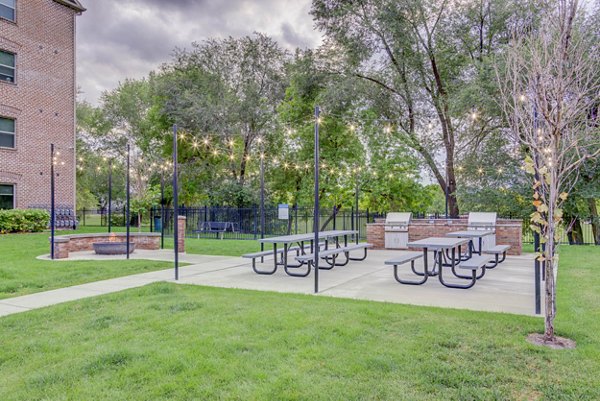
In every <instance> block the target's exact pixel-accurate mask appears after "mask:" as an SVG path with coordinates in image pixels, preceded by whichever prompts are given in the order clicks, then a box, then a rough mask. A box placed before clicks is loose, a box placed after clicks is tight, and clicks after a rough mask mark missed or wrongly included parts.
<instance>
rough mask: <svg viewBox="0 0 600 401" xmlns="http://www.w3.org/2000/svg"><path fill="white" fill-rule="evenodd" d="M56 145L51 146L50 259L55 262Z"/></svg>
mask: <svg viewBox="0 0 600 401" xmlns="http://www.w3.org/2000/svg"><path fill="white" fill-rule="evenodd" d="M54 163H55V160H54V144H53V143H51V144H50V258H51V259H52V260H54V230H55V228H56V222H55V220H56V209H55V206H56V205H55V198H54Z"/></svg>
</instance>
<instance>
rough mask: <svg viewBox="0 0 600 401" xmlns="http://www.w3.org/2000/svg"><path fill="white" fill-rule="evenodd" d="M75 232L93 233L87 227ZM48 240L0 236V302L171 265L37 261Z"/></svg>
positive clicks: (46, 250)
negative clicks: (0, 300) (5, 299)
mask: <svg viewBox="0 0 600 401" xmlns="http://www.w3.org/2000/svg"><path fill="white" fill-rule="evenodd" d="M95 231H98V230H97V229H96V230H95ZM77 232H94V231H92V230H91V229H89V228H88V229H86V230H79V231H77ZM69 233H73V231H70V232H69ZM60 234H62V233H61V232H59V233H58V235H60ZM48 237H49V233H48V232H45V233H38V234H10V235H0V299H4V298H11V297H17V296H20V295H25V294H30V293H33V292H40V291H48V290H53V289H56V288H62V287H68V286H71V285H76V284H82V283H88V282H92V281H97V280H103V279H108V278H113V277H119V276H127V275H129V274H136V273H143V272H147V271H153V270H160V269H166V268H168V267H170V266H171V265H170V264H169V263H167V262H155V261H144V260H129V261H127V260H122V261H104V262H102V263H98V262H96V261H76V262H67V261H55V262H52V261H48V260H38V259H36V257H37V256H39V255H43V254H47V253H49V252H50V245H49V242H48Z"/></svg>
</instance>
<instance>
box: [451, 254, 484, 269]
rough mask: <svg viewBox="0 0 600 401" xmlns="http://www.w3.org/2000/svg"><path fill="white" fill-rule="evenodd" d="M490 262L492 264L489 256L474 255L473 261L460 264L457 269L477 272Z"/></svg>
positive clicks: (469, 260)
mask: <svg viewBox="0 0 600 401" xmlns="http://www.w3.org/2000/svg"><path fill="white" fill-rule="evenodd" d="M488 262H490V257H489V256H485V255H482V256H479V255H474V256H473V257H472V258H471V259H468V260H465V261H463V262H460V264H459V265H458V266H457V267H458V268H460V269H465V270H477V269H480V268H482V267H484V266H485V265H486V264H487V263H488Z"/></svg>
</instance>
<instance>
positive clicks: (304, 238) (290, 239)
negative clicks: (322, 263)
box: [259, 230, 358, 277]
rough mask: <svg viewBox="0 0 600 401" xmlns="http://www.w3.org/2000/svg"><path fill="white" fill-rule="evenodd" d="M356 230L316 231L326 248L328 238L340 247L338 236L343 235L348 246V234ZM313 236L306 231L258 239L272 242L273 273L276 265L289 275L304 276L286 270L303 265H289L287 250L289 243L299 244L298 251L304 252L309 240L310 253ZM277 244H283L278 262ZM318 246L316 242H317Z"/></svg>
mask: <svg viewBox="0 0 600 401" xmlns="http://www.w3.org/2000/svg"><path fill="white" fill-rule="evenodd" d="M357 233H358V231H355V230H332V231H321V232H319V233H318V237H319V240H321V239H324V240H325V249H327V248H328V246H329V239H335V246H336V247H337V248H339V247H340V241H339V240H340V238H341V237H343V238H344V246H348V237H349V236H350V235H354V234H357ZM314 238H315V234H314V233H306V234H293V235H282V236H279V237H269V238H262V239H260V240H259V242H261V243H263V244H273V263H274V270H273V273H274V272H275V271H277V267H278V266H283V269H284V270H285V272H286V273H287V274H288V275H290V276H296V277H304V276H306V274H304V273H300V274H298V273H295V272H293V271H290V270H288V269H289V268H297V267H300V266H302V265H303V263H302V262H300V264H297V265H290V264H288V250H289V248H290V245H292V244H298V246H299V251H300V252H301V253H302V254H304V244H305V243H306V242H310V251H311V253H312V252H313V251H314V247H315V244H314ZM278 245H283V254H282V261H281V262H279V261H278V260H277V253H278V252H277V246H278ZM317 246H318V244H317Z"/></svg>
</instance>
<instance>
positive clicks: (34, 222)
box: [0, 209, 50, 234]
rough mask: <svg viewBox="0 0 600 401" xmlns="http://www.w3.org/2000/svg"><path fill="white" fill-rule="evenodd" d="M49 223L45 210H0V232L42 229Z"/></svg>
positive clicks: (48, 216)
mask: <svg viewBox="0 0 600 401" xmlns="http://www.w3.org/2000/svg"><path fill="white" fill-rule="evenodd" d="M49 223H50V214H49V213H48V212H47V211H45V210H33V209H32V210H20V209H11V210H0V234H7V233H33V232H40V231H44V230H45V229H46V228H47V227H48V224H49Z"/></svg>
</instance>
